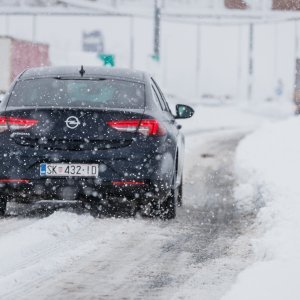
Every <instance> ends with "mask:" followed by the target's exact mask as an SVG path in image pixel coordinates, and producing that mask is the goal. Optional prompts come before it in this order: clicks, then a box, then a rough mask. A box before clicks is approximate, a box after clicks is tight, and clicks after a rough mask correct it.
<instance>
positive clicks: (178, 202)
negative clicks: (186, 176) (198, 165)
mask: <svg viewBox="0 0 300 300" xmlns="http://www.w3.org/2000/svg"><path fill="white" fill-rule="evenodd" d="M182 198H183V180H182V177H181V181H180V185H179V187H178V198H177V206H178V207H181V206H182Z"/></svg>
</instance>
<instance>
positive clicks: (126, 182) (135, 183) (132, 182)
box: [112, 181, 145, 185]
mask: <svg viewBox="0 0 300 300" xmlns="http://www.w3.org/2000/svg"><path fill="white" fill-rule="evenodd" d="M112 183H113V185H143V184H145V183H144V182H143V181H113V182H112Z"/></svg>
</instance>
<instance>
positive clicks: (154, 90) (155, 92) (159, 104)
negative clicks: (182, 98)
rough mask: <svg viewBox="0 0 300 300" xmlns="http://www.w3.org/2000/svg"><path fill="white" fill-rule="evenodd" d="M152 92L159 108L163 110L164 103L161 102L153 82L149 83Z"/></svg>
mask: <svg viewBox="0 0 300 300" xmlns="http://www.w3.org/2000/svg"><path fill="white" fill-rule="evenodd" d="M151 87H152V92H153V95H154V100H155V101H156V102H157V104H158V106H159V107H160V108H161V110H165V106H164V103H163V102H162V100H161V98H160V96H159V92H158V90H157V89H156V88H155V86H154V85H153V84H151Z"/></svg>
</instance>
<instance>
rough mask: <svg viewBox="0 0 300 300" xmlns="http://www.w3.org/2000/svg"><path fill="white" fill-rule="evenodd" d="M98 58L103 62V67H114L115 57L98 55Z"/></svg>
mask: <svg viewBox="0 0 300 300" xmlns="http://www.w3.org/2000/svg"><path fill="white" fill-rule="evenodd" d="M98 57H99V58H100V59H101V60H102V61H103V63H104V66H111V67H114V66H115V56H114V55H113V54H103V53H100V54H98Z"/></svg>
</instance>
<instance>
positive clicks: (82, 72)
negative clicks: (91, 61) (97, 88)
mask: <svg viewBox="0 0 300 300" xmlns="http://www.w3.org/2000/svg"><path fill="white" fill-rule="evenodd" d="M84 73H85V70H84V68H83V66H81V69H80V71H79V74H80V75H81V77H83V75H84Z"/></svg>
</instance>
